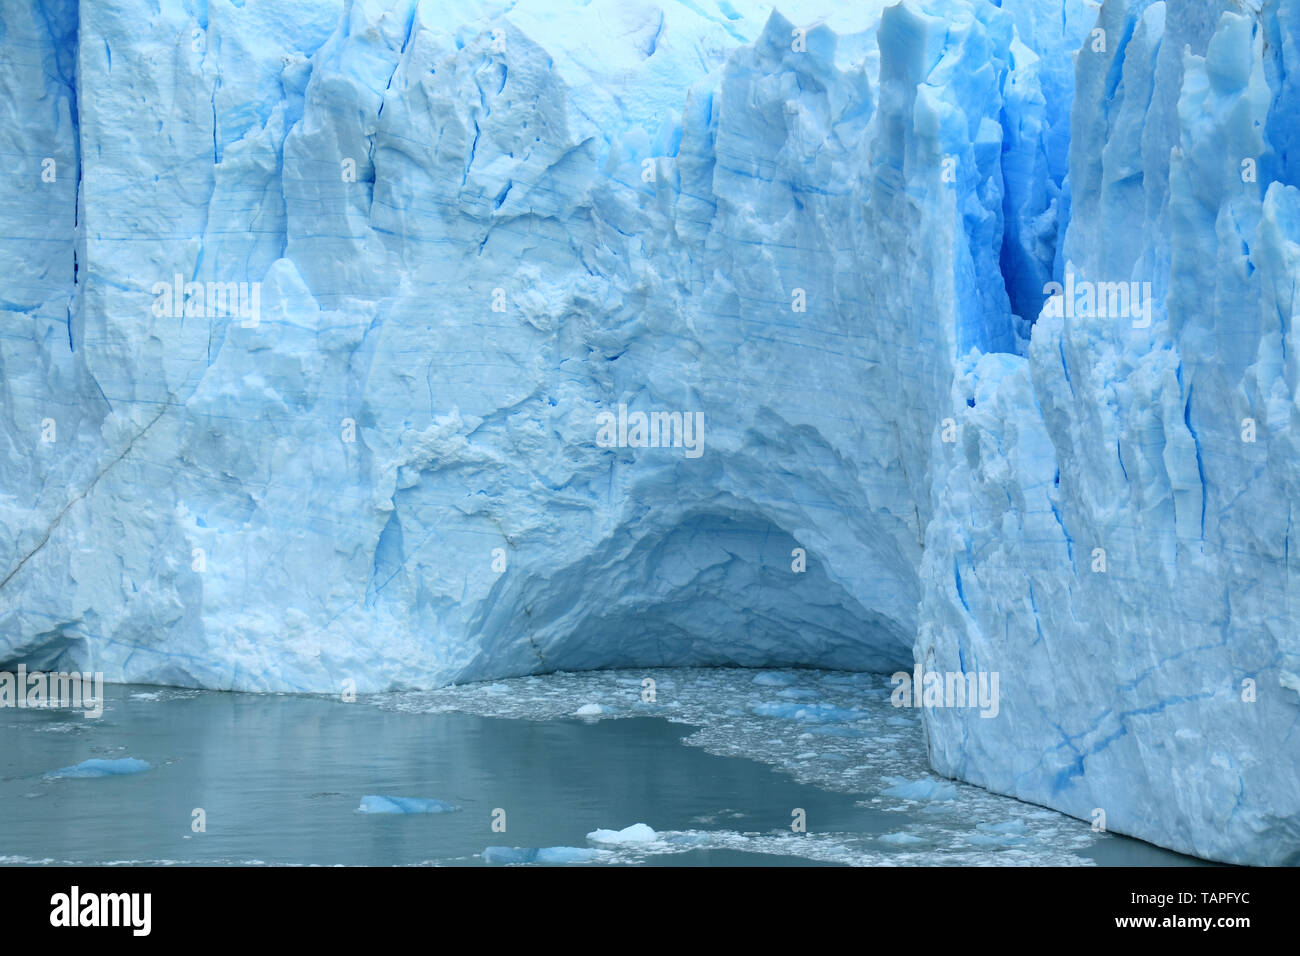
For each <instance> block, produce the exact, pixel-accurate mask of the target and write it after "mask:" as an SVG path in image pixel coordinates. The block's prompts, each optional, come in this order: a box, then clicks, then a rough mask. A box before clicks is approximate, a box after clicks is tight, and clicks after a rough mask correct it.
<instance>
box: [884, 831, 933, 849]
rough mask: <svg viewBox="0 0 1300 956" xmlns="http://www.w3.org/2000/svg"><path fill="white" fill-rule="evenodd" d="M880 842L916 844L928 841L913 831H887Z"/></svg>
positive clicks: (891, 844)
mask: <svg viewBox="0 0 1300 956" xmlns="http://www.w3.org/2000/svg"><path fill="white" fill-rule="evenodd" d="M880 842H881V843H888V844H889V845H890V846H916V845H917V844H918V843H924V842H926V841H925V840H924V839H923V838H921V837H919V836H914V835H912V834H911V833H886V834H885V835H884V836H882V837H881V838H880Z"/></svg>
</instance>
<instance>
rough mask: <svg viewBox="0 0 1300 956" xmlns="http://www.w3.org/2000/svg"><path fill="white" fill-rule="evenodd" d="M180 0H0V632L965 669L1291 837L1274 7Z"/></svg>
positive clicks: (283, 663)
mask: <svg viewBox="0 0 1300 956" xmlns="http://www.w3.org/2000/svg"><path fill="white" fill-rule="evenodd" d="M164 7H165V8H164V9H161V10H160V9H158V6H157V5H156V4H153V3H145V2H139V3H135V2H130V0H122V2H117V3H113V4H103V3H95V4H89V3H87V4H81V5H78V4H76V3H73V2H71V0H69V2H66V3H64V4H62V5H59V4H49V3H37V2H32V3H31V4H30V5H28V4H23V3H16V4H9V5H7V6H6V7H5V9H4V10H3V12H0V90H3V93H4V95H3V97H0V102H2V103H4V104H5V109H6V110H7V111H8V114H9V115H8V116H7V119H9V120H10V121H9V122H7V123H5V124H3V126H0V137H3V146H0V150H2V151H3V153H4V154H5V155H6V156H7V157H11V158H12V165H13V166H14V168H15V169H16V170H18V172H17V173H16V174H14V175H12V176H10V177H9V178H7V179H5V180H2V181H0V248H3V255H4V261H5V263H6V269H5V274H4V277H3V278H2V279H0V309H2V310H3V312H2V313H0V314H2V315H3V334H0V397H2V398H3V406H2V409H0V529H2V530H3V534H0V662H4V661H19V660H22V661H25V662H26V663H27V664H28V666H29V667H47V668H52V667H56V666H79V667H88V668H89V667H93V668H94V669H97V670H102V671H104V672H105V673H106V674H107V675H108V677H109V679H116V680H129V681H142V682H168V683H179V684H191V685H203V686H211V687H220V688H238V689H250V690H312V691H336V690H337V689H338V688H339V687H340V685H341V684H342V682H343V681H345V680H351V681H354V682H355V683H356V685H357V689H358V690H362V691H365V690H379V689H385V688H390V687H415V686H430V685H435V684H439V683H446V682H449V681H462V680H471V679H476V678H487V677H495V676H505V675H514V674H522V673H529V672H537V671H546V670H554V669H580V668H594V667H604V666H653V665H673V664H676V665H687V664H690V665H695V664H723V663H737V664H743V665H777V664H780V665H784V664H804V665H812V666H824V667H843V668H853V669H872V670H885V671H893V670H896V669H905V670H910V669H911V668H912V666H913V663H914V662H915V663H917V664H920V665H921V666H923V667H924V668H926V669H927V670H934V671H948V672H955V673H958V674H961V673H963V672H967V673H970V672H977V671H978V672H998V673H999V674H1000V685H999V686H1000V697H1001V701H1000V709H999V713H998V716H997V717H996V718H993V719H985V718H982V717H980V712H979V711H978V710H972V709H961V708H952V709H945V708H935V709H927V710H926V711H925V715H926V723H927V731H928V735H929V742H930V748H931V755H932V759H933V761H934V764H935V767H936V769H938V770H940V771H942V772H944V773H947V774H950V775H954V776H960V777H962V778H964V779H967V780H971V781H973V782H975V783H979V784H981V785H984V786H987V787H989V788H991V789H994V790H997V791H999V792H1003V793H1010V794H1013V795H1015V796H1018V797H1021V798H1023V799H1026V800H1031V801H1034V802H1038V803H1043V804H1046V805H1050V806H1054V807H1057V808H1059V809H1062V810H1065V811H1066V812H1070V813H1073V814H1076V815H1078V816H1081V817H1084V818H1090V817H1091V818H1094V819H1095V816H1096V815H1095V811H1096V810H1102V811H1104V813H1105V815H1106V816H1105V822H1106V825H1107V827H1108V828H1109V829H1112V830H1117V831H1121V832H1125V833H1131V834H1134V835H1137V836H1140V837H1143V838H1145V839H1148V840H1152V841H1154V842H1158V843H1161V844H1163V845H1166V846H1170V847H1173V848H1175V849H1179V850H1184V851H1187V852H1193V853H1199V854H1202V855H1206V856H1212V857H1216V858H1219V859H1226V860H1234V861H1246V862H1296V860H1297V856H1296V855H1297V853H1298V852H1300V828H1297V825H1296V824H1295V823H1294V822H1293V821H1294V817H1295V815H1296V813H1297V811H1298V810H1300V806H1298V805H1297V804H1298V803H1300V740H1297V738H1296V732H1295V727H1296V724H1297V718H1300V647H1298V645H1297V639H1296V637H1295V636H1294V635H1295V627H1294V623H1295V619H1294V617H1293V612H1292V610H1291V607H1292V606H1291V600H1290V599H1291V595H1292V593H1293V591H1294V587H1295V577H1294V575H1293V574H1292V572H1291V562H1290V558H1289V550H1290V549H1289V535H1290V510H1291V507H1290V502H1291V501H1292V500H1294V499H1295V497H1296V496H1295V492H1296V490H1297V489H1296V487H1295V485H1296V483H1297V481H1300V469H1297V468H1296V465H1295V462H1296V460H1297V459H1296V455H1295V452H1296V449H1295V446H1294V438H1293V437H1292V432H1291V429H1290V416H1291V414H1292V410H1293V408H1294V405H1295V395H1296V375H1297V371H1298V370H1297V368H1296V367H1295V359H1294V358H1293V357H1292V356H1294V355H1295V346H1296V343H1294V342H1293V341H1290V339H1291V336H1292V329H1291V316H1292V314H1293V312H1294V311H1295V308H1296V302H1295V301H1294V300H1295V295H1296V293H1295V291H1294V286H1295V279H1294V277H1295V276H1296V274H1297V257H1298V256H1300V236H1298V235H1297V231H1298V230H1300V193H1297V191H1296V188H1295V185H1296V184H1295V179H1296V177H1297V175H1298V173H1297V166H1296V164H1297V162H1300V160H1298V159H1297V158H1296V151H1297V149H1298V148H1300V146H1298V145H1297V144H1296V143H1293V142H1292V140H1293V139H1294V138H1295V137H1296V135H1297V133H1296V129H1297V127H1296V124H1295V113H1296V110H1297V109H1298V108H1300V107H1298V105H1297V96H1298V95H1300V94H1298V93H1297V91H1296V90H1295V89H1294V86H1295V80H1294V76H1295V75H1300V71H1298V70H1297V66H1296V64H1295V63H1294V62H1293V61H1294V59H1295V56H1296V54H1295V49H1296V47H1295V42H1296V39H1297V36H1298V35H1300V13H1298V12H1297V9H1296V6H1295V4H1294V3H1293V2H1289V0H1288V2H1267V3H1264V4H1263V5H1262V7H1260V5H1254V6H1241V7H1237V6H1232V7H1231V9H1226V10H1225V9H1224V8H1223V7H1221V5H1219V4H1214V3H1209V2H1205V0H1196V2H1192V0H1188V2H1183V3H1175V2H1172V0H1171V2H1168V3H1154V4H1150V3H1144V2H1128V3H1113V2H1108V3H1106V4H1105V5H1104V6H1103V7H1102V9H1101V10H1100V13H1098V12H1097V11H1096V10H1094V9H1093V8H1091V7H1090V6H1088V5H1086V4H1084V3H1074V2H1068V3H1066V4H1065V5H1064V6H1062V4H1061V3H1055V2H1047V0H1005V2H1004V3H1003V4H1002V6H1001V7H1000V8H999V7H996V6H993V5H992V4H990V3H987V2H986V0H942V2H934V3H923V4H914V3H908V4H905V5H898V6H891V7H884V6H883V5H863V6H860V7H859V6H854V7H852V8H850V9H848V10H840V11H839V12H836V13H834V14H833V15H832V16H830V17H829V19H825V20H819V19H818V18H819V17H821V16H822V15H823V14H824V12H825V7H826V5H824V4H817V3H808V2H796V3H790V4H783V5H780V6H779V12H773V11H772V10H771V9H770V7H769V6H764V5H761V4H753V3H740V2H737V3H734V4H731V3H725V2H719V3H716V4H715V3H712V2H709V3H704V4H701V5H699V6H695V5H665V6H664V7H662V8H661V7H660V6H659V5H658V4H654V3H648V2H647V3H635V2H633V3H629V2H626V0H594V2H591V3H588V4H580V3H573V4H572V6H571V8H570V6H569V5H567V4H561V3H557V2H554V0H549V2H548V0H534V2H528V0H521V2H518V3H512V4H493V3H488V2H459V3H419V4H415V3H411V2H398V0H394V2H385V3H381V2H374V3H361V2H356V3H348V4H343V3H335V4H322V3H316V2H305V0H304V2H301V3H295V2H292V0H280V2H276V3H264V4H248V5H247V6H243V5H237V4H234V3H227V2H224V0H217V2H209V3H199V4H194V3H168V4H165V5H164ZM1076 51H1078V52H1077V57H1076ZM1067 278H1068V283H1069V284H1068V286H1067V285H1066V283H1067ZM1052 281H1056V282H1059V283H1062V287H1063V289H1064V288H1069V289H1070V290H1071V291H1073V290H1074V289H1075V288H1087V289H1093V288H1100V289H1101V290H1102V297H1101V298H1102V300H1103V301H1108V302H1109V303H1110V305H1112V306H1113V305H1115V304H1116V298H1115V297H1116V295H1117V294H1118V293H1117V288H1118V287H1117V284H1118V283H1121V282H1123V283H1125V284H1126V285H1125V287H1124V290H1125V292H1126V293H1127V291H1128V289H1129V286H1128V285H1127V283H1130V282H1132V283H1137V285H1136V286H1134V287H1133V288H1135V289H1136V290H1137V292H1136V293H1135V295H1134V296H1133V297H1132V301H1127V303H1126V306H1127V307H1126V308H1122V309H1119V310H1118V314H1117V312H1116V310H1115V309H1110V310H1109V311H1108V310H1107V308H1104V307H1103V308H1100V309H1098V308H1092V309H1091V310H1089V309H1087V308H1075V305H1076V303H1075V301H1074V299H1073V298H1072V297H1071V298H1070V300H1069V302H1068V303H1066V302H1065V301H1064V300H1065V299H1066V296H1065V294H1064V291H1063V292H1062V294H1061V295H1060V296H1057V297H1054V298H1053V297H1049V296H1048V295H1047V294H1046V293H1045V291H1044V290H1045V287H1046V286H1047V284H1048V283H1050V282H1052ZM191 283H193V284H195V285H190V284H191ZM1145 283H1149V286H1147V285H1144V284H1145ZM241 284H242V287H241ZM187 286H188V288H187ZM1148 290H1149V293H1148ZM1108 297H1109V298H1108ZM232 299H233V303H232V301H231V300H232ZM232 305H233V309H232V308H231V306H232ZM1143 305H1145V306H1148V307H1149V308H1148V309H1147V310H1146V312H1145V313H1144V312H1143V309H1142V307H1141V306H1143ZM231 311H233V312H234V314H233V315H232V314H230V312H231ZM1148 319H1149V321H1148ZM641 416H644V418H642V417H641ZM687 425H689V426H691V432H690V433H689V435H687V434H685V426H687ZM642 426H645V428H644V430H643V427H642ZM651 426H653V430H654V432H655V434H656V438H658V439H662V440H657V441H655V442H654V443H653V444H654V445H656V446H659V447H645V446H643V445H641V444H640V443H639V442H638V438H641V437H645V436H646V435H647V433H648V432H649V431H650V430H651ZM668 434H671V435H672V437H673V439H674V440H671V441H670V440H668V438H667V436H668ZM1283 512H1285V514H1284V513H1283ZM1244 681H1249V682H1252V683H1251V684H1250V685H1249V686H1248V687H1246V688H1243V682H1244Z"/></svg>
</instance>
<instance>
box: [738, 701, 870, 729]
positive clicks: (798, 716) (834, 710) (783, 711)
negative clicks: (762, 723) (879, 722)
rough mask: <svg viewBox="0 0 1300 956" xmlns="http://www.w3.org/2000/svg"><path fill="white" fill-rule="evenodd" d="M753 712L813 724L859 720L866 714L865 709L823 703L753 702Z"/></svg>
mask: <svg viewBox="0 0 1300 956" xmlns="http://www.w3.org/2000/svg"><path fill="white" fill-rule="evenodd" d="M754 713H756V714H758V715H760V716H762V717H783V718H785V719H786V720H806V721H808V722H810V723H815V724H827V723H844V722H846V721H850V720H861V719H862V718H863V717H865V716H866V712H865V711H861V710H850V709H848V708H844V707H829V706H827V705H825V704H776V703H771V704H767V703H765V704H755V705H754Z"/></svg>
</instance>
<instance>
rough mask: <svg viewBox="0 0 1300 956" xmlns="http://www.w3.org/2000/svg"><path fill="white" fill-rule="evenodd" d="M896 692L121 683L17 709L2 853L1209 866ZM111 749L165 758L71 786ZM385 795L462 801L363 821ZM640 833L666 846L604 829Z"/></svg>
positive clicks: (616, 676)
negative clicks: (979, 756)
mask: <svg viewBox="0 0 1300 956" xmlns="http://www.w3.org/2000/svg"><path fill="white" fill-rule="evenodd" d="M647 677H648V678H650V679H651V680H653V681H654V694H653V700H647V699H645V698H646V697H647V696H650V695H648V694H647V693H646V685H645V683H644V681H645V680H646V678H647ZM888 697H889V686H888V683H887V680H886V679H885V678H884V677H883V676H881V675H866V674H842V673H836V672H829V671H752V670H719V669H690V670H663V671H655V670H647V671H644V672H643V671H602V672H596V673H589V674H557V675H549V676H545V677H529V678H519V679H514V680H508V681H500V682H497V683H492V684H478V685H466V686H462V687H453V688H447V689H444V690H440V691H432V692H410V693H399V694H386V695H380V696H375V697H363V698H360V699H358V700H356V701H354V702H344V701H341V700H339V699H338V698H324V697H306V696H279V695H252V694H230V693H220V692H213V691H194V690H180V689H172V688H157V687H142V686H116V687H114V686H110V687H107V688H106V698H107V700H106V706H105V710H104V714H103V716H102V717H101V718H99V719H88V718H85V717H82V716H80V714H77V713H73V712H69V711H57V710H16V709H5V710H0V862H6V863H11V864H13V863H52V864H58V863H95V864H104V863H179V864H195V863H199V864H250V863H267V864H323V865H335V864H350V865H354V864H365V865H470V866H479V865H484V864H485V863H490V862H494V861H502V860H504V861H509V860H512V859H527V858H528V854H512V853H510V852H505V851H501V850H496V851H493V852H491V853H488V854H486V859H485V854H484V851H485V850H486V848H488V847H506V848H513V847H518V848H525V849H534V848H547V847H571V848H578V849H579V850H581V851H583V853H582V854H574V853H573V852H572V851H563V852H560V854H559V855H560V858H566V859H572V858H581V857H583V856H584V855H585V857H586V860H585V862H587V863H590V864H595V865H603V864H650V865H744V864H761V865H813V864H859V865H870V864H882V863H890V864H923V865H944V864H1021V865H1094V864H1102V865H1173V866H1177V865H1198V864H1200V863H1201V861H1199V860H1195V859H1192V858H1188V857H1184V856H1180V855H1178V854H1175V853H1171V852H1169V851H1166V850H1162V849H1159V848H1157V847H1153V846H1150V845H1148V844H1145V843H1142V842H1140V841H1136V840H1130V839H1127V838H1124V837H1120V836H1115V835H1111V834H1101V833H1094V832H1093V831H1092V830H1091V828H1090V826H1089V824H1088V823H1086V822H1083V821H1079V820H1075V819H1072V818H1070V817H1066V816H1063V815H1061V814H1058V813H1055V812H1053V811H1050V810H1045V809H1043V808H1040V807H1034V806H1031V805H1028V804H1024V803H1020V802H1018V801H1016V800H1013V799H1010V798H1007V797H1000V796H996V795H993V794H990V793H987V792H986V791H983V790H980V789H979V788H976V787H969V786H966V785H963V784H957V783H954V782H952V781H945V780H941V779H940V778H938V777H936V776H934V775H933V774H931V773H930V772H929V770H928V767H927V765H926V762H925V748H924V742H923V737H922V733H921V727H920V722H919V718H918V717H917V716H916V715H915V713H914V712H909V711H899V710H895V709H894V708H892V707H891V706H890V705H889V703H888ZM580 708H585V710H587V711H592V710H595V709H597V708H598V709H599V711H600V713H599V714H598V715H596V716H583V717H579V716H574V713H575V711H578V710H579V709H580ZM96 758H98V759H106V760H118V759H121V758H134V759H136V760H141V761H146V762H147V763H148V764H150V765H151V769H149V770H147V771H144V772H139V773H132V774H122V775H112V776H103V777H93V778H75V777H74V778H68V777H53V778H52V777H50V776H49V775H50V774H51V772H53V771H57V770H59V769H61V768H66V767H71V766H74V765H77V764H80V763H82V762H83V761H86V760H90V759H96ZM110 766H118V765H115V764H114V765H110ZM365 796H395V797H405V798H411V797H414V798H425V799H432V800H438V801H443V802H445V803H449V804H453V805H455V806H457V807H459V809H458V810H455V811H452V812H443V813H405V814H380V813H362V812H358V808H359V806H360V805H361V803H362V798H363V797H365ZM196 809H201V810H202V818H203V821H204V823H205V826H206V829H205V830H204V831H203V832H195V830H194V823H195V820H196V819H197V818H196V815H195V810H196ZM796 810H802V811H803V814H804V816H805V817H806V821H807V824H806V825H807V832H804V833H796V832H793V831H792V829H791V822H792V820H793V819H794V812H795V811H796ZM502 818H504V819H502ZM494 821H495V824H496V826H497V827H500V826H501V824H502V822H504V826H505V831H504V832H499V831H498V830H494ZM636 823H644V824H647V825H648V826H649V827H650V828H652V829H653V830H654V831H655V832H654V836H653V838H652V839H650V840H649V841H648V842H637V843H628V842H612V843H611V842H603V841H602V840H600V839H596V840H591V839H589V838H588V834H590V833H592V832H594V831H596V830H598V829H605V830H622V829H623V828H626V827H629V826H630V825H632V824H636ZM592 851H595V852H594V853H593V852H592ZM566 853H567V854H568V856H565V854H566ZM543 856H544V858H545V855H543Z"/></svg>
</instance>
